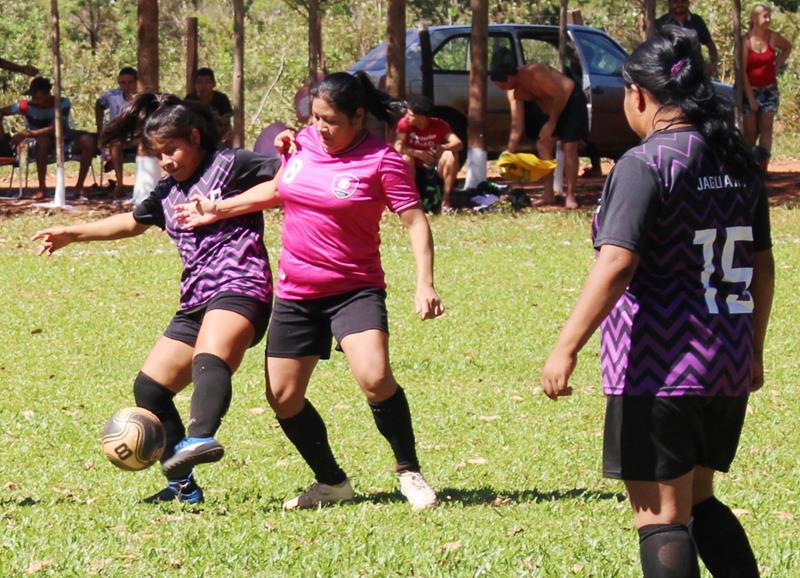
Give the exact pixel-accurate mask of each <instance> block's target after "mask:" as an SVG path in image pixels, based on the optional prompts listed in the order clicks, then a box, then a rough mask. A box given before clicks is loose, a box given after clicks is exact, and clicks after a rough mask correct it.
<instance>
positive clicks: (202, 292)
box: [133, 150, 280, 311]
mask: <svg viewBox="0 0 800 578" xmlns="http://www.w3.org/2000/svg"><path fill="white" fill-rule="evenodd" d="M279 167H280V159H278V158H267V157H263V156H261V155H257V154H255V153H251V152H249V151H244V150H217V151H214V152H212V153H211V154H209V155H208V157H207V158H206V159H205V161H203V164H202V165H201V167H200V168H199V169H198V170H197V173H196V175H195V176H194V177H193V178H192V179H190V180H189V181H185V182H182V183H181V182H178V181H176V180H175V179H173V178H172V177H167V178H165V179H162V180H161V181H160V182H159V183H158V186H157V187H156V190H155V191H154V192H153V193H152V194H151V195H150V196H149V197H148V198H147V199H145V201H144V202H142V203H141V204H140V205H138V206H137V207H136V209H135V210H134V213H133V215H134V218H135V219H136V221H137V222H139V223H142V224H145V225H156V226H158V227H161V228H162V229H165V230H166V231H167V233H168V234H169V236H170V237H172V239H173V240H174V241H175V243H176V244H177V245H178V251H179V252H180V254H181V259H182V260H183V275H182V276H181V303H180V309H181V311H190V310H192V309H196V308H197V307H201V306H203V305H204V304H205V303H207V302H208V301H209V300H210V299H211V298H212V297H214V296H215V295H218V294H220V293H237V294H240V295H248V296H250V297H254V298H256V299H258V300H260V301H264V302H266V303H270V302H271V300H272V274H271V272H270V267H269V258H268V257H267V250H266V248H265V247H264V217H263V215H262V214H261V213H260V212H258V213H251V214H248V215H242V216H240V217H235V218H231V219H225V220H222V221H218V222H216V223H212V224H211V225H206V226H204V227H199V228H197V229H194V230H188V229H182V228H181V227H180V225H179V224H178V223H177V221H176V217H175V207H176V206H177V205H179V204H182V203H186V202H188V201H189V197H190V196H191V195H192V194H193V193H201V194H203V195H205V196H207V197H209V198H212V199H224V198H228V197H231V196H234V195H238V194H239V193H241V192H242V191H245V190H247V189H248V188H250V187H252V186H254V185H256V184H258V183H261V182H264V181H268V180H270V179H272V178H273V177H274V176H275V173H276V172H277V171H278V168H279Z"/></svg>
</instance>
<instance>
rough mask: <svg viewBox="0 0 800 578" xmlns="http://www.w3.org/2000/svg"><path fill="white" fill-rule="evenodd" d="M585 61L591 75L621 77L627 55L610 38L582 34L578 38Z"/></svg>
mask: <svg viewBox="0 0 800 578" xmlns="http://www.w3.org/2000/svg"><path fill="white" fill-rule="evenodd" d="M577 41H578V44H579V46H580V50H581V54H583V60H584V62H585V63H586V65H587V67H588V68H589V74H602V75H606V76H619V75H620V74H622V64H623V62H625V53H624V52H622V50H620V48H619V47H618V46H616V45H615V44H614V43H613V42H611V41H610V40H609V39H608V38H606V37H604V36H602V35H600V34H581V35H580V36H578V37H577Z"/></svg>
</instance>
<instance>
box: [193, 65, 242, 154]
mask: <svg viewBox="0 0 800 578" xmlns="http://www.w3.org/2000/svg"><path fill="white" fill-rule="evenodd" d="M193 86H194V92H191V93H189V94H187V95H186V99H185V100H196V101H199V102H202V103H203V104H207V105H208V106H210V107H211V110H213V111H214V113H215V114H216V115H217V126H218V128H219V134H221V135H222V141H221V142H220V147H223V148H227V147H230V146H231V144H232V143H233V129H232V128H231V119H232V118H233V106H232V105H231V100H230V99H229V98H228V96H227V95H226V94H225V93H224V92H219V91H218V90H214V88H216V86H217V79H216V78H215V77H214V71H213V70H211V69H210V68H198V69H197V72H195V73H194V82H193Z"/></svg>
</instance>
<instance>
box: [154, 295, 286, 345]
mask: <svg viewBox="0 0 800 578" xmlns="http://www.w3.org/2000/svg"><path fill="white" fill-rule="evenodd" d="M214 309H224V310H225V311H233V312H235V313H238V314H239V315H241V316H242V317H244V318H245V319H247V320H248V321H250V323H252V324H253V329H254V330H255V333H254V334H253V340H252V341H251V342H250V347H253V346H254V345H256V344H258V343H259V342H260V341H261V340H262V339H263V338H264V334H266V332H267V326H268V325H269V316H270V312H271V311H272V304H271V303H264V302H263V301H259V300H258V299H256V298H255V297H250V296H249V295H241V294H239V293H220V294H219V295H216V296H214V298H213V299H211V301H209V302H208V303H206V304H205V305H204V306H202V307H199V308H197V309H192V310H190V311H178V312H177V313H175V316H174V317H173V318H172V321H170V323H169V325H168V326H167V328H166V330H164V336H165V337H169V338H170V339H174V340H176V341H180V342H181V343H186V344H187V345H191V346H192V347H194V344H195V343H197V336H198V335H199V334H200V327H201V326H202V324H203V318H204V317H205V315H206V313H207V312H209V311H212V310H214Z"/></svg>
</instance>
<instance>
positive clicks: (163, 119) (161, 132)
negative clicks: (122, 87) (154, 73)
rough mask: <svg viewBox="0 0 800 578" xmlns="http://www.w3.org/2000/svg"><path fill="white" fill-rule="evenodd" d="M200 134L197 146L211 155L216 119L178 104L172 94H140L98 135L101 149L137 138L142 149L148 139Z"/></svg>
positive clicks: (202, 108)
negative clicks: (196, 131) (141, 143)
mask: <svg viewBox="0 0 800 578" xmlns="http://www.w3.org/2000/svg"><path fill="white" fill-rule="evenodd" d="M195 128H196V129H197V130H198V131H199V133H200V146H201V147H202V148H203V149H204V150H206V151H212V150H214V149H215V148H217V146H218V145H219V140H220V135H219V129H218V128H217V121H216V117H215V116H214V112H213V111H212V110H211V108H210V107H209V106H208V105H205V104H201V103H199V102H197V101H186V100H181V99H180V98H178V97H177V96H175V95H174V94H154V93H152V92H144V93H142V94H138V95H136V96H135V97H134V98H133V100H132V101H131V104H130V105H129V106H127V107H126V108H125V109H124V110H123V111H122V112H121V113H120V115H119V116H118V117H117V118H115V119H114V120H112V121H111V122H110V123H109V124H108V125H107V126H106V128H105V129H104V130H103V132H102V134H101V135H100V145H101V146H103V147H106V146H108V145H109V144H112V143H115V142H125V141H128V140H131V139H139V138H141V139H142V141H143V143H144V145H145V146H146V147H148V146H150V142H151V140H152V139H171V138H180V139H185V140H189V138H190V137H191V134H192V129H195Z"/></svg>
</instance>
